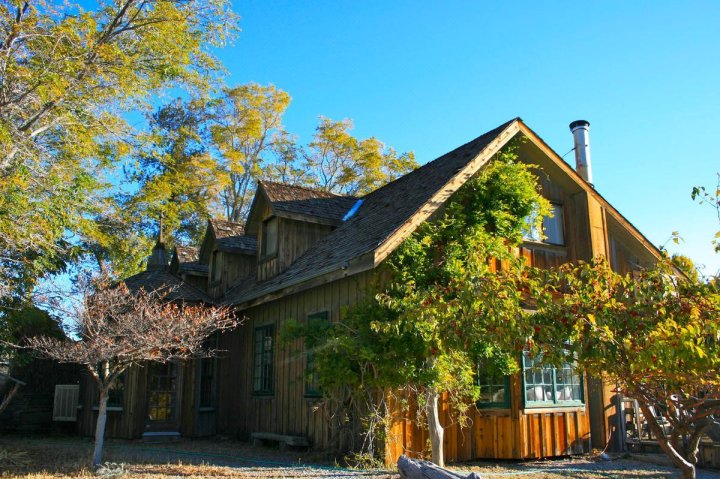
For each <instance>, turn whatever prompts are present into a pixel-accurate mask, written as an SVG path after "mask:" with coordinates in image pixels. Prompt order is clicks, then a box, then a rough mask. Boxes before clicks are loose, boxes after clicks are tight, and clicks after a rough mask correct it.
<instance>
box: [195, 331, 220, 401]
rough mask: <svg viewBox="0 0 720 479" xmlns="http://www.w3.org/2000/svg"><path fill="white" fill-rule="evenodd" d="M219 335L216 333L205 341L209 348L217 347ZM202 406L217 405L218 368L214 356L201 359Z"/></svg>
mask: <svg viewBox="0 0 720 479" xmlns="http://www.w3.org/2000/svg"><path fill="white" fill-rule="evenodd" d="M217 341H218V337H217V335H216V334H214V335H212V336H210V337H209V338H208V339H207V341H206V342H205V347H206V348H207V349H210V350H212V349H216V348H217ZM199 369H200V404H199V406H200V407H213V406H215V377H216V370H217V359H216V358H214V357H209V358H201V359H200V366H199Z"/></svg>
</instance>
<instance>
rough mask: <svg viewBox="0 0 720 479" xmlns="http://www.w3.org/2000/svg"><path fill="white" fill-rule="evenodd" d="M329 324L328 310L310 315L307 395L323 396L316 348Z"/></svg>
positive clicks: (306, 353)
mask: <svg viewBox="0 0 720 479" xmlns="http://www.w3.org/2000/svg"><path fill="white" fill-rule="evenodd" d="M327 324H328V312H327V311H322V312H320V313H314V314H310V315H308V330H309V334H308V335H307V336H306V337H305V348H306V350H305V357H306V360H307V363H306V368H305V396H308V397H319V396H322V391H321V390H320V384H319V381H318V376H317V371H315V348H316V347H317V345H318V343H320V341H321V340H322V332H323V330H324V328H325V327H326V326H327Z"/></svg>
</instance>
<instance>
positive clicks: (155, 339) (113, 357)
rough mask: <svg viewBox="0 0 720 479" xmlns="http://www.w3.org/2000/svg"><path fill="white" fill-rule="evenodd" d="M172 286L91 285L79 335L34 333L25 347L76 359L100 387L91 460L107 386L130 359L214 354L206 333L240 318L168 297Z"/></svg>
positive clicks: (98, 447)
mask: <svg viewBox="0 0 720 479" xmlns="http://www.w3.org/2000/svg"><path fill="white" fill-rule="evenodd" d="M171 293H172V290H171V289H168V288H165V289H163V290H158V291H145V290H139V291H134V292H131V291H129V290H128V288H127V287H126V286H125V284H124V283H121V284H120V285H116V286H111V287H107V286H105V287H100V288H98V289H95V290H90V291H88V293H87V294H86V296H85V298H84V303H83V305H82V306H81V307H80V308H78V310H77V312H76V315H75V316H76V317H75V318H74V319H75V328H74V333H75V336H76V337H78V338H80V339H79V340H77V341H74V340H71V339H68V338H62V339H58V338H54V337H48V336H38V337H34V338H30V339H29V340H28V341H27V344H28V347H29V348H31V349H33V350H35V351H38V352H39V353H41V354H42V355H44V356H46V357H48V358H50V359H53V360H55V361H59V362H61V363H73V364H79V365H81V366H82V367H84V369H85V370H86V371H87V372H88V373H89V374H90V376H91V377H92V378H93V379H94V380H95V382H96V384H97V386H98V388H99V390H100V402H99V412H98V420H97V427H96V431H95V451H94V454H93V465H94V466H96V467H97V466H99V465H100V462H101V456H102V447H103V437H104V433H105V421H106V418H107V400H108V391H109V389H110V387H111V386H112V385H113V384H114V382H115V381H116V380H117V379H118V377H119V376H120V375H121V374H122V373H123V372H124V371H126V370H127V369H128V368H129V367H131V366H133V365H141V364H143V363H145V362H148V361H155V362H168V361H174V360H183V359H189V358H193V357H202V356H207V355H212V354H214V353H215V351H212V350H208V349H207V348H206V346H205V341H206V339H207V338H208V337H209V336H210V335H211V334H213V333H215V332H216V331H224V330H227V329H231V328H234V327H236V326H237V325H238V324H239V323H240V318H239V317H237V316H235V315H233V314H231V313H230V311H229V310H228V309H227V308H217V307H208V306H204V305H190V304H181V303H180V304H179V303H176V302H171V301H169V300H168V299H169V296H168V295H169V294H171Z"/></svg>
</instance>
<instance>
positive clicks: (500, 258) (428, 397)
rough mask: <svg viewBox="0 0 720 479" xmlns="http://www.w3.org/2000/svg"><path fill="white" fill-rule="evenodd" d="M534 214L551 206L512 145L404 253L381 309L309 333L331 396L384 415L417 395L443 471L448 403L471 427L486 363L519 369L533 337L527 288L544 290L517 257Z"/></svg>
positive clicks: (353, 311) (385, 275)
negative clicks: (446, 400) (441, 409)
mask: <svg viewBox="0 0 720 479" xmlns="http://www.w3.org/2000/svg"><path fill="white" fill-rule="evenodd" d="M531 213H538V214H536V215H534V216H533V218H536V219H537V221H542V217H543V216H545V215H547V214H548V213H549V203H548V202H547V200H545V199H544V198H543V197H542V196H541V195H540V194H539V192H538V189H537V186H536V177H535V175H534V174H533V173H532V168H531V167H530V166H528V165H525V164H523V163H520V162H518V161H517V158H516V155H515V149H514V148H513V147H510V148H508V149H506V150H504V151H503V152H502V153H501V154H500V155H499V157H498V158H496V159H494V160H493V161H492V162H491V163H490V164H489V165H488V166H486V167H485V168H484V169H483V170H481V172H480V173H478V174H477V175H476V177H474V178H472V179H471V180H469V181H468V182H467V183H466V184H465V185H463V186H462V187H461V189H460V190H459V191H458V192H457V193H455V195H454V196H453V197H452V198H451V199H450V200H449V201H448V203H447V204H446V205H445V208H444V210H443V211H442V212H441V213H440V214H439V216H438V217H437V218H435V219H434V220H433V221H429V222H426V223H423V224H422V225H421V226H420V227H419V228H418V229H417V230H416V231H415V232H414V233H413V234H412V235H411V236H410V237H409V238H408V239H407V240H405V241H404V242H403V243H402V245H401V246H400V247H399V248H398V249H397V250H396V251H395V252H393V254H392V255H391V256H390V258H389V259H388V260H386V262H385V263H384V266H383V269H382V273H381V275H380V277H381V278H382V281H381V282H380V284H378V285H377V294H376V295H375V297H374V298H373V299H372V300H370V301H368V302H365V303H361V304H359V305H357V306H354V307H351V308H350V309H349V310H348V311H347V312H346V313H345V314H344V315H343V316H342V318H341V319H340V321H339V322H338V323H335V324H332V325H327V326H325V328H326V330H325V331H323V332H322V334H321V335H318V334H315V335H314V336H313V333H312V332H311V331H307V330H304V331H303V329H302V328H300V330H301V333H302V334H306V335H308V337H310V338H313V337H314V338H315V339H313V340H312V341H311V343H309V344H310V345H311V346H314V347H315V349H313V352H312V354H313V355H314V356H313V357H314V360H313V364H314V365H315V367H316V370H317V375H318V378H319V382H320V385H321V387H322V389H323V391H325V393H326V395H328V397H330V398H332V397H333V396H335V397H338V396H339V397H341V398H345V399H343V401H344V402H345V403H352V402H353V401H354V402H358V401H360V400H361V399H363V398H365V399H364V401H365V402H364V404H365V405H366V406H365V407H366V408H367V407H369V408H370V409H375V410H377V409H378V408H377V405H376V404H375V403H374V402H376V401H377V400H378V399H376V398H377V397H383V398H384V397H385V395H386V394H387V392H388V391H402V394H404V395H408V396H413V397H415V398H416V399H417V400H418V401H419V405H420V411H421V412H422V413H423V415H424V417H425V420H426V421H427V424H428V426H429V427H430V432H431V439H432V447H433V451H432V452H433V461H434V462H436V463H438V464H442V462H443V454H442V427H441V426H440V424H439V420H438V411H437V401H438V398H439V396H440V394H441V393H443V392H448V393H449V397H450V401H451V403H452V410H453V411H455V413H456V414H457V416H456V419H457V420H459V421H461V422H462V421H463V419H464V418H465V415H464V411H466V409H467V407H468V406H469V405H471V404H472V403H473V401H474V400H476V399H477V397H478V394H479V390H478V388H477V386H476V380H475V374H476V367H477V365H478V363H482V364H483V365H484V367H488V368H497V369H498V370H500V371H502V372H504V373H510V372H513V371H515V370H517V368H518V358H519V357H520V352H521V351H522V348H523V347H524V346H525V341H526V339H525V338H528V337H529V336H530V334H531V332H532V331H531V329H529V328H530V326H529V322H528V321H527V320H526V319H527V313H526V312H525V311H524V309H523V304H524V297H525V296H526V294H527V292H528V289H527V288H530V287H536V286H537V285H536V284H535V283H534V282H533V281H530V280H528V279H527V278H526V277H525V265H524V261H523V259H522V258H518V257H517V255H516V254H514V247H515V246H517V245H518V244H519V243H520V241H521V240H522V236H523V231H524V229H525V228H526V226H527V225H526V221H525V219H526V218H528V217H530V216H531ZM520 285H523V286H524V288H521V287H520ZM297 327H298V326H297V325H296V324H295V325H293V326H291V328H297ZM379 391H382V393H378V392H379ZM368 403H370V404H368Z"/></svg>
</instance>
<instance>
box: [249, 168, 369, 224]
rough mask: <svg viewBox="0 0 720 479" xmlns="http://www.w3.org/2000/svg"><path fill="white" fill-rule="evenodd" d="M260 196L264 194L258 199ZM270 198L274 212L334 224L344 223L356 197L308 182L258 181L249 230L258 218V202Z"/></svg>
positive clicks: (277, 214) (304, 219) (269, 203)
mask: <svg viewBox="0 0 720 479" xmlns="http://www.w3.org/2000/svg"><path fill="white" fill-rule="evenodd" d="M258 198H261V200H260V201H258ZM263 200H264V201H267V204H268V206H269V207H270V209H271V210H272V213H273V215H275V216H280V217H283V218H290V219H297V220H300V221H309V222H314V223H321V224H327V225H331V226H335V225H339V224H340V223H342V218H343V216H344V215H345V213H347V211H348V210H349V209H350V208H352V206H353V205H354V204H355V202H356V201H357V198H356V197H354V196H342V195H336V194H334V193H330V192H329V191H324V190H319V189H315V188H308V187H305V186H297V185H286V184H283V183H275V182H272V181H267V180H261V181H259V182H258V188H257V192H256V194H255V200H254V201H253V204H252V206H251V208H250V216H249V219H248V224H249V225H248V231H254V229H255V228H254V226H253V225H252V224H250V223H251V222H252V221H254V220H255V216H256V215H255V214H254V213H255V211H257V209H258V202H262V201H263Z"/></svg>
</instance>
